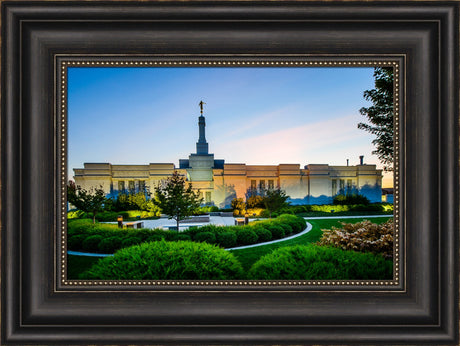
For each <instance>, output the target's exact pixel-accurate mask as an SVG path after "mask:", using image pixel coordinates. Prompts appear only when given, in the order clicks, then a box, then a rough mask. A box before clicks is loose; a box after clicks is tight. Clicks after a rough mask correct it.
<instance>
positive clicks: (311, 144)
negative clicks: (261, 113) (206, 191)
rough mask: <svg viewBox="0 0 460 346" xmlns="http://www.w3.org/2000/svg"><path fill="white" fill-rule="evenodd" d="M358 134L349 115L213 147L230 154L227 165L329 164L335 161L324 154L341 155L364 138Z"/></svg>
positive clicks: (363, 134) (351, 116)
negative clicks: (352, 143) (354, 142)
mask: <svg viewBox="0 0 460 346" xmlns="http://www.w3.org/2000/svg"><path fill="white" fill-rule="evenodd" d="M360 132H362V131H359V130H357V129H356V116H355V115H349V116H344V117H340V118H335V119H331V120H326V121H319V122H316V123H312V124H307V125H302V126H298V127H291V128H289V129H283V130H278V131H273V132H271V133H267V134H263V135H259V136H257V135H256V136H254V135H253V134H252V136H250V137H249V136H247V137H245V138H241V139H239V140H236V141H234V142H231V143H230V142H229V143H221V144H219V143H216V144H215V153H229V154H227V155H228V156H227V157H226V161H227V162H231V161H237V162H246V163H252V164H278V163H301V164H302V163H303V164H305V163H330V161H331V159H335V158H332V157H328V155H326V152H328V151H329V152H330V151H331V148H337V151H340V149H342V148H344V147H346V146H349V145H350V144H351V141H352V140H353V141H355V140H356V137H359V136H363V137H365V136H366V134H365V133H363V132H362V134H361V133H360ZM333 151H335V149H334V150H333ZM318 154H319V155H318ZM358 154H359V153H358ZM332 156H333V155H332ZM311 158H314V159H318V158H321V161H320V162H312V161H311Z"/></svg>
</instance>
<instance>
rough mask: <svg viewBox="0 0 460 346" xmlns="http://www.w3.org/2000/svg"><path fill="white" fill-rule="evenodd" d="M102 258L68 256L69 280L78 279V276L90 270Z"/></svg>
mask: <svg viewBox="0 0 460 346" xmlns="http://www.w3.org/2000/svg"><path fill="white" fill-rule="evenodd" d="M101 258H102V257H90V256H74V255H67V280H75V279H78V274H80V273H83V272H84V271H85V270H86V269H89V268H90V267H91V266H92V265H93V264H94V263H96V262H97V261H99V259H101Z"/></svg>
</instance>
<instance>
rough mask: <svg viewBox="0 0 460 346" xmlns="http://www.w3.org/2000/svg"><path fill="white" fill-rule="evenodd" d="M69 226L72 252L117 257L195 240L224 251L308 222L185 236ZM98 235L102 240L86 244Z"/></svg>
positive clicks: (286, 220) (79, 222) (293, 219)
mask: <svg viewBox="0 0 460 346" xmlns="http://www.w3.org/2000/svg"><path fill="white" fill-rule="evenodd" d="M67 226H68V227H67V237H68V242H67V247H68V249H69V250H74V251H86V252H96V253H113V252H115V251H117V250H119V249H122V248H125V247H128V246H132V245H137V244H141V243H144V242H152V241H160V240H166V241H181V240H182V241H187V240H188V241H190V240H191V241H194V242H200V243H201V242H206V243H209V244H217V245H219V246H221V247H224V248H231V247H235V246H239V245H251V244H256V243H257V242H259V243H260V242H266V241H271V240H275V239H281V238H284V237H285V236H288V235H291V234H294V233H298V232H300V231H302V230H304V229H305V227H306V222H305V220H304V219H303V218H302V217H298V216H295V215H281V216H279V217H278V218H276V219H270V220H264V221H254V222H251V223H250V224H249V225H246V226H217V225H206V226H202V227H197V228H190V229H188V230H186V231H184V232H181V233H178V232H176V231H165V230H160V229H155V230H150V229H125V228H124V229H119V228H118V227H117V225H113V224H93V223H92V220H90V219H76V220H68V225H67ZM96 235H97V236H100V237H96V238H92V240H90V241H86V240H87V239H88V238H90V237H93V236H96ZM109 239H111V241H112V242H113V244H111V243H110V241H109ZM98 240H99V242H98ZM85 241H86V243H85Z"/></svg>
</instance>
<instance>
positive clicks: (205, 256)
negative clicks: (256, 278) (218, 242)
mask: <svg viewBox="0 0 460 346" xmlns="http://www.w3.org/2000/svg"><path fill="white" fill-rule="evenodd" d="M242 278H243V269H242V267H241V264H240V263H239V262H238V260H237V259H236V258H235V257H234V255H233V254H232V253H230V252H229V251H225V250H224V249H220V248H217V247H216V246H214V245H210V244H205V243H193V242H183V241H179V242H165V241H160V242H153V243H143V244H140V245H136V246H132V247H129V248H126V249H122V250H120V251H118V252H116V253H115V255H114V256H110V257H106V258H104V259H102V260H100V261H99V262H98V263H96V264H95V265H93V266H92V267H91V268H90V269H89V270H87V271H86V272H84V273H82V274H80V279H97V280H128V279H129V280H232V279H242Z"/></svg>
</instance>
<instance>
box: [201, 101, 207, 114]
mask: <svg viewBox="0 0 460 346" xmlns="http://www.w3.org/2000/svg"><path fill="white" fill-rule="evenodd" d="M205 104H206V103H205V102H203V100H201V101H200V103H199V105H200V109H201V115H203V105H205Z"/></svg>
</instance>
